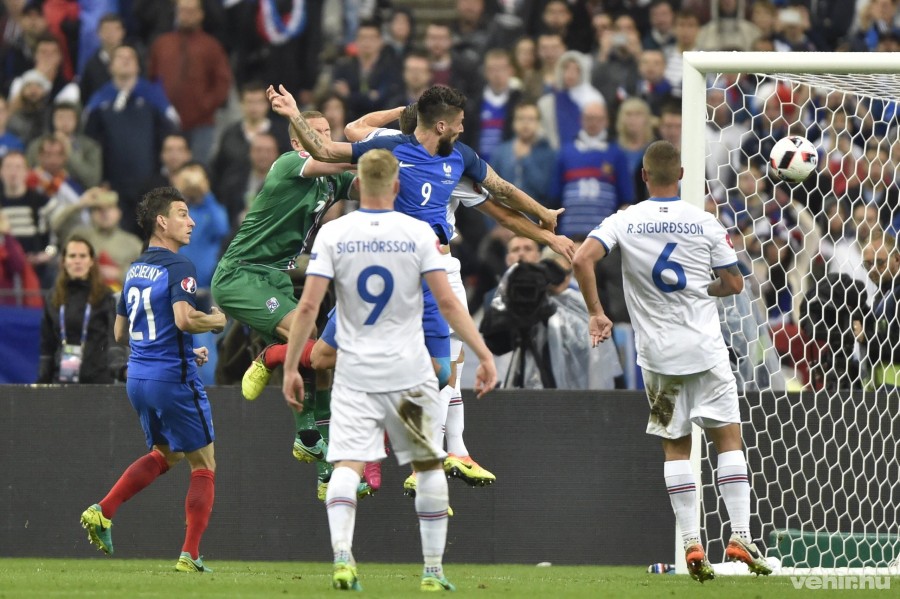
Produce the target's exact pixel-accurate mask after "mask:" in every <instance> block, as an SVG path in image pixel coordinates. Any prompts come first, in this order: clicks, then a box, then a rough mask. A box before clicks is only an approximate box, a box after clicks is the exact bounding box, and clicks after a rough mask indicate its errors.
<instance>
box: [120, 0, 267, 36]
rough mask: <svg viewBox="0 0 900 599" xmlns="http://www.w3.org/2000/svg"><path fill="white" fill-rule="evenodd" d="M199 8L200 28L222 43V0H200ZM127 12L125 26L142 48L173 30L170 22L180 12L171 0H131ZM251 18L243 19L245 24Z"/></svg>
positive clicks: (175, 21)
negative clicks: (200, 13) (126, 25)
mask: <svg viewBox="0 0 900 599" xmlns="http://www.w3.org/2000/svg"><path fill="white" fill-rule="evenodd" d="M226 6H227V5H226ZM254 8H255V7H254ZM201 9H202V11H203V17H202V18H201V22H202V26H203V30H204V31H205V32H206V33H208V34H210V35H212V36H214V37H215V38H216V39H218V40H219V42H220V43H225V39H226V37H225V32H224V14H223V12H224V8H223V3H222V2H219V1H218V0H202V3H201ZM128 12H129V13H130V15H129V17H128V22H129V27H128V30H129V32H130V33H132V34H133V35H136V36H137V38H138V40H139V41H140V44H141V46H142V47H145V48H149V47H151V46H152V45H153V44H154V43H155V42H156V40H157V39H158V38H159V37H160V36H161V35H164V34H166V33H168V32H170V31H172V27H173V25H177V23H178V20H179V19H180V16H181V15H180V14H179V13H178V3H177V2H175V1H172V0H170V1H169V2H158V1H157V0H132V4H131V10H130V11H128ZM123 14H125V13H123ZM250 22H251V21H245V22H244V25H245V26H246V24H247V23H250Z"/></svg>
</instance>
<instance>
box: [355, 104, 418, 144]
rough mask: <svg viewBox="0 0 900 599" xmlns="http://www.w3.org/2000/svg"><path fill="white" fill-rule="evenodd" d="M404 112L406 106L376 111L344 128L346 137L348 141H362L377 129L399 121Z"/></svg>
mask: <svg viewBox="0 0 900 599" xmlns="http://www.w3.org/2000/svg"><path fill="white" fill-rule="evenodd" d="M404 110H406V106H398V107H397V108H391V109H389V110H376V111H375V112H370V113H369V114H364V115H362V116H361V117H359V118H358V119H356V120H355V121H353V122H352V123H350V124H348V125H347V126H346V127H344V137H346V138H347V141H362V140H364V139H365V138H366V136H367V135H368V134H369V133H371V132H372V131H374V130H375V129H379V128H381V127H384V126H385V125H387V124H389V123H393V122H394V121H396V120H397V119H399V118H400V115H401V114H403V111H404Z"/></svg>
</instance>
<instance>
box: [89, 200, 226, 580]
mask: <svg viewBox="0 0 900 599" xmlns="http://www.w3.org/2000/svg"><path fill="white" fill-rule="evenodd" d="M137 215H138V223H139V224H140V226H141V228H142V229H143V231H144V234H145V239H146V240H147V244H148V247H147V250H146V251H145V252H144V253H143V254H142V255H141V256H140V257H139V258H138V259H137V260H136V261H135V262H134V263H133V264H132V265H131V267H130V268H129V269H128V272H127V273H126V275H125V286H124V288H123V289H122V295H121V298H120V300H119V305H118V309H117V316H116V324H115V334H116V340H117V341H118V342H120V343H124V342H125V341H126V340H128V341H129V344H130V346H131V357H130V358H129V360H128V383H127V387H126V388H127V391H128V399H129V400H130V401H131V405H132V406H134V409H135V411H136V412H137V413H138V417H139V418H140V421H141V427H142V428H143V430H144V435H145V437H146V439H147V447H149V448H150V453H148V454H146V455H144V456H143V457H141V458H139V459H138V460H137V461H135V462H134V463H133V464H131V466H129V467H128V469H127V470H125V472H124V473H123V474H122V476H121V477H120V478H119V480H118V481H117V482H116V484H115V485H114V486H113V488H112V489H111V490H110V491H109V493H108V494H107V495H106V497H104V498H103V499H102V500H100V502H99V503H96V504H94V505H92V506H90V507H89V508H87V509H86V510H85V511H84V513H82V515H81V525H82V526H83V527H84V528H86V529H87V531H88V539H89V540H90V541H91V543H93V544H94V545H96V546H97V547H98V548H99V549H101V550H102V551H103V552H105V553H107V554H111V553H112V552H113V544H112V534H111V528H112V518H113V516H114V515H115V513H116V511H117V510H118V508H119V506H120V505H121V504H122V503H124V502H125V501H128V500H129V499H131V498H132V497H134V496H135V495H136V494H137V493H139V492H140V491H141V490H143V489H145V488H146V487H147V486H149V485H150V484H151V483H152V482H153V481H154V480H156V478H157V477H159V476H160V475H161V474H165V473H166V472H167V471H168V470H169V469H170V468H171V467H172V466H174V465H175V464H177V463H178V462H180V461H181V460H182V459H184V458H187V460H188V463H190V465H191V483H190V487H189V488H188V493H187V500H186V501H185V516H186V520H187V531H186V532H185V538H184V545H183V546H182V549H181V556H180V557H179V558H178V562H177V563H176V565H175V569H176V570H178V571H181V572H208V571H210V569H209V568H208V567H206V566H204V565H203V560H202V559H201V558H200V553H199V547H200V538H201V537H202V535H203V532H204V531H205V530H206V526H207V523H208V522H209V516H210V513H211V512H212V506H213V500H214V498H215V470H216V461H215V457H214V452H213V441H214V439H215V433H214V431H213V423H212V413H211V411H210V407H209V400H208V399H207V397H206V391H204V389H203V383H201V382H200V378H199V376H198V374H197V368H198V367H199V366H202V365H203V364H204V363H205V362H206V361H207V357H208V352H207V349H206V348H205V347H198V348H195V347H194V345H193V339H192V335H193V334H198V333H206V332H209V331H213V332H219V331H221V330H222V329H223V328H224V326H225V315H224V314H223V313H221V312H219V310H218V309H217V308H215V307H214V308H212V310H211V313H210V314H206V313H204V312H201V311H199V310H197V309H196V298H195V294H196V293H197V272H196V269H195V268H194V265H193V264H191V262H190V260H188V259H187V258H185V257H184V256H181V255H179V254H178V250H179V249H180V248H181V247H183V246H185V245H187V244H188V243H190V241H191V232H192V231H193V229H194V221H193V220H191V217H190V214H189V213H188V207H187V204H186V203H185V202H184V198H183V197H182V195H181V193H180V192H179V191H178V190H177V189H175V188H173V187H159V188H156V189H154V190H152V191H150V192H149V193H147V194H146V195H145V196H144V198H143V199H142V200H141V203H140V204H139V205H138V208H137Z"/></svg>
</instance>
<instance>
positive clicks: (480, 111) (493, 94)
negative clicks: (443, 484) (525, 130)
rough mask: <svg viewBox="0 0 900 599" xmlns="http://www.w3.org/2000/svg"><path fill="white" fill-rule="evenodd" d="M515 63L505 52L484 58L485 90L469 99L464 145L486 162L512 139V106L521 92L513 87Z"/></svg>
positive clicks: (463, 136)
mask: <svg viewBox="0 0 900 599" xmlns="http://www.w3.org/2000/svg"><path fill="white" fill-rule="evenodd" d="M512 75H513V70H512V61H511V60H510V57H509V53H508V52H507V51H506V50H500V49H494V50H489V51H488V53H487V54H486V55H485V56H484V79H485V86H484V88H482V90H481V91H480V93H478V94H476V95H474V96H471V97H470V98H469V99H468V105H467V107H466V113H467V115H466V119H465V123H466V127H465V130H464V131H463V133H462V136H461V137H462V139H463V141H464V142H465V143H466V144H467V145H469V146H471V147H472V148H473V149H474V150H475V151H476V152H478V154H479V155H480V156H481V157H482V158H483V159H484V160H486V161H488V162H490V160H491V155H492V154H493V152H494V150H496V149H497V146H499V145H500V144H501V143H503V142H504V141H506V140H508V139H509V138H510V137H512V121H513V119H512V117H513V114H512V113H513V106H515V105H516V104H518V103H519V101H520V100H521V99H522V92H521V91H519V90H517V89H513V88H512V87H511V85H510V84H511V81H512Z"/></svg>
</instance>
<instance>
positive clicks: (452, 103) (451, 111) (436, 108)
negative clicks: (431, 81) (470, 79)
mask: <svg viewBox="0 0 900 599" xmlns="http://www.w3.org/2000/svg"><path fill="white" fill-rule="evenodd" d="M418 107H419V118H420V119H421V120H422V123H423V124H425V125H426V126H431V125H434V124H435V123H437V122H438V121H443V120H450V119H452V118H453V117H455V116H456V115H457V114H458V113H459V112H460V111H461V110H465V108H466V96H465V94H463V93H462V92H461V91H459V90H457V89H453V88H452V87H447V86H444V85H433V86H431V87H429V88H428V89H426V90H425V93H423V94H422V96H421V97H420V98H419V102H418Z"/></svg>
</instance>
